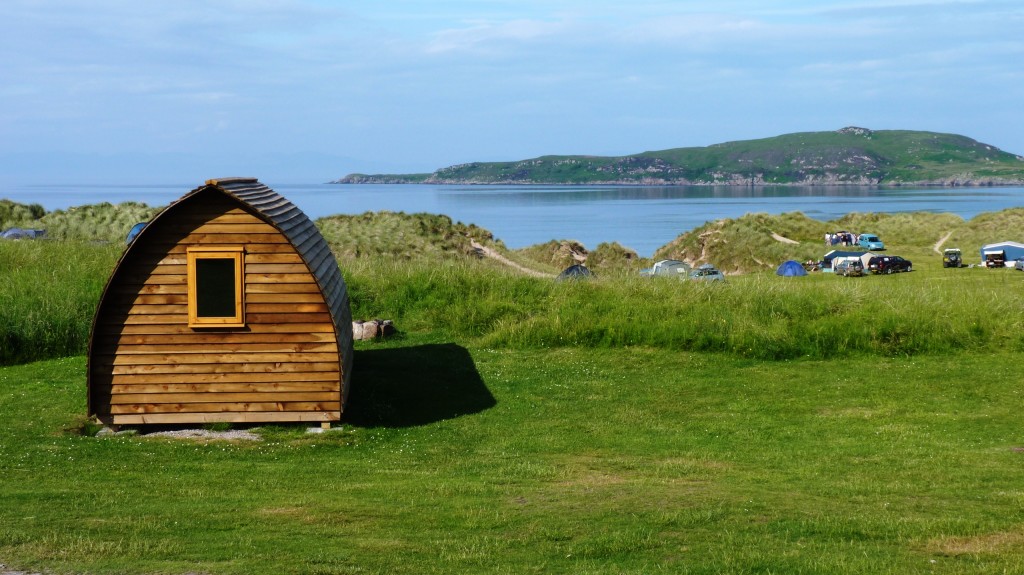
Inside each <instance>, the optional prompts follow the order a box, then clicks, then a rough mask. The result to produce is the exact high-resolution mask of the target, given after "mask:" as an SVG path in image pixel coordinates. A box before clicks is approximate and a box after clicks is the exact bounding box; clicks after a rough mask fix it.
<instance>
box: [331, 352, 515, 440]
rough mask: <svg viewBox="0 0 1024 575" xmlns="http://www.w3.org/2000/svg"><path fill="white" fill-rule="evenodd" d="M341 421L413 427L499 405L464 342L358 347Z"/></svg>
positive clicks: (369, 424) (365, 425) (381, 425)
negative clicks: (353, 379) (353, 384)
mask: <svg viewBox="0 0 1024 575" xmlns="http://www.w3.org/2000/svg"><path fill="white" fill-rule="evenodd" d="M356 354H357V356H358V358H359V361H357V362H356V365H357V367H356V371H355V373H356V377H358V378H359V385H358V386H357V387H356V388H355V389H354V390H353V391H352V398H351V402H350V403H351V406H352V410H351V412H349V413H348V414H347V415H346V417H345V421H346V422H348V423H351V424H353V425H356V426H358V427H413V426H417V425H426V424H428V423H434V422H437V421H443V420H446V419H453V418H456V417H460V416H463V415H470V414H473V413H479V412H481V411H484V410H486V409H489V408H491V407H494V406H495V405H497V401H495V399H494V396H493V395H491V392H490V391H489V390H488V389H487V386H486V385H484V382H483V379H481V378H480V373H479V372H478V371H477V369H476V364H474V363H473V358H472V356H470V354H469V352H468V351H467V350H466V348H464V347H460V346H458V345H455V344H452V343H447V344H432V345H419V346H413V347H400V348H391V349H374V350H359V351H357V352H356Z"/></svg>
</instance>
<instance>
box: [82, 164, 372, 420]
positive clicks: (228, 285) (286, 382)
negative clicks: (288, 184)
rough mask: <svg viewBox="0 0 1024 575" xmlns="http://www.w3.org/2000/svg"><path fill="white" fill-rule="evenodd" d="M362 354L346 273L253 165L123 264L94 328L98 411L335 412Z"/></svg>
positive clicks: (129, 252) (196, 416)
mask: <svg viewBox="0 0 1024 575" xmlns="http://www.w3.org/2000/svg"><path fill="white" fill-rule="evenodd" d="M352 355H353V353H352V315H351V311H350V309H349V301H348V293H347V290H346V287H345V281H344V279H343V278H342V277H341V272H340V271H339V269H338V263H337V261H336V260H335V258H334V255H333V254H332V253H331V250H330V248H329V247H328V245H327V242H326V241H325V240H324V238H323V236H322V235H321V234H320V231H319V230H318V229H317V227H316V226H315V225H314V224H313V222H312V221H311V220H310V219H309V218H308V217H307V216H306V215H305V214H304V213H303V212H302V211H301V210H299V209H298V208H297V207H295V205H294V204H292V203H291V202H289V201H288V200H286V199H285V198H284V197H282V196H281V195H280V194H278V193H276V192H275V191H273V190H272V189H270V188H268V187H267V186H265V185H263V184H261V183H260V182H258V181H257V180H255V179H253V178H226V179H217V180H209V181H207V182H206V185H204V186H200V187H198V188H196V189H194V190H192V191H191V192H189V193H187V194H185V195H184V196H182V197H181V198H180V199H178V200H177V201H175V202H173V203H172V204H170V205H169V206H167V207H166V208H165V209H164V210H163V211H161V212H160V213H159V214H158V215H157V216H156V217H154V218H153V219H152V221H151V222H149V224H147V225H146V227H145V228H144V229H143V230H142V232H141V233H139V235H138V236H137V237H136V238H135V239H134V240H133V241H132V243H131V244H130V245H129V246H128V248H127V249H126V250H125V252H124V254H122V256H121V259H120V260H118V262H117V265H116V266H115V267H114V271H113V273H112V274H111V276H110V279H109V280H108V282H107V286H106V288H105V289H104V291H103V296H102V297H101V299H100V303H99V305H98V306H97V309H96V316H95V317H94V319H93V324H92V333H91V335H90V338H89V364H88V368H87V373H88V375H87V378H88V385H87V386H88V409H89V414H90V415H94V416H96V417H97V418H98V419H99V420H100V421H102V422H103V423H107V424H113V425H131V424H158V423H159V424H163V423H171V424H174V423H205V422H290V421H310V422H322V423H327V422H331V421H337V420H339V419H340V418H341V414H342V412H343V410H344V406H345V402H346V399H347V398H348V390H349V379H350V375H351V370H352Z"/></svg>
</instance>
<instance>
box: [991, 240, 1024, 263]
mask: <svg viewBox="0 0 1024 575" xmlns="http://www.w3.org/2000/svg"><path fill="white" fill-rule="evenodd" d="M986 252H1003V259H1005V260H1006V261H1007V262H1012V261H1013V260H1015V259H1017V258H1022V257H1024V244H1020V243H1017V242H998V243H995V244H986V245H983V246H981V261H982V262H984V261H985V253H986ZM1010 265H1013V264H1010Z"/></svg>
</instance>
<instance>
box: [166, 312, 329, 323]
mask: <svg viewBox="0 0 1024 575" xmlns="http://www.w3.org/2000/svg"><path fill="white" fill-rule="evenodd" d="M155 317H159V316H155ZM245 321H246V323H248V324H253V325H255V324H283V323H320V322H322V323H330V322H331V315H330V314H329V313H327V312H324V313H250V314H246V316H245Z"/></svg>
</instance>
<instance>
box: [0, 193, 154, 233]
mask: <svg viewBox="0 0 1024 575" xmlns="http://www.w3.org/2000/svg"><path fill="white" fill-rule="evenodd" d="M161 209H163V208H160V207H152V206H148V205H146V204H143V203H139V202H123V203H120V204H111V203H109V202H103V203H100V204H91V205H86V206H77V207H72V208H68V209H67V210H54V211H52V212H45V211H44V210H43V209H42V206H39V205H37V204H30V205H25V204H18V203H15V202H11V201H10V200H0V229H7V228H9V227H26V228H35V229H44V230H46V237H47V238H48V239H55V240H71V241H94V242H113V243H117V242H120V243H124V240H125V236H126V235H127V234H128V230H130V229H131V228H132V226H134V225H135V224H137V223H139V222H147V221H149V220H150V219H152V218H153V216H155V215H156V214H157V213H158V212H159V211H160V210H161Z"/></svg>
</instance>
